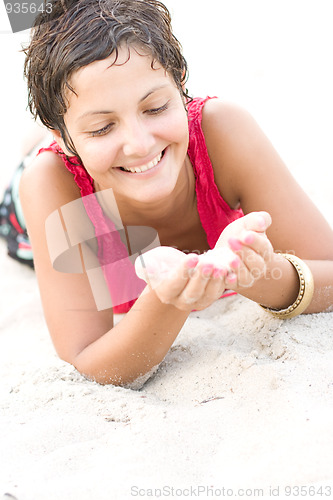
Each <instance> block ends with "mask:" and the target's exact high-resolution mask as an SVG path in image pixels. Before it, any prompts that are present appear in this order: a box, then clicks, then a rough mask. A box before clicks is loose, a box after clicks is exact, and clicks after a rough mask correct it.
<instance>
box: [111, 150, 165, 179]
mask: <svg viewBox="0 0 333 500" xmlns="http://www.w3.org/2000/svg"><path fill="white" fill-rule="evenodd" d="M164 153H165V149H164V150H163V151H162V152H161V153H159V154H158V155H157V156H155V158H154V159H153V160H151V161H150V162H149V163H146V164H145V165H141V166H140V167H131V168H130V167H118V168H119V169H120V170H122V171H123V172H130V173H132V174H138V173H142V172H146V171H147V170H151V169H152V168H154V167H156V165H158V164H159V162H160V161H161V159H162V158H163V156H164Z"/></svg>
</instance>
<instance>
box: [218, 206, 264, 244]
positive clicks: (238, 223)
mask: <svg viewBox="0 0 333 500" xmlns="http://www.w3.org/2000/svg"><path fill="white" fill-rule="evenodd" d="M271 223H272V218H271V216H270V215H269V213H268V212H251V213H249V214H247V215H244V217H241V218H239V219H237V220H235V221H233V222H231V223H230V224H229V225H228V226H227V227H226V228H225V229H224V230H223V231H222V233H221V235H220V237H219V239H218V240H217V242H216V245H215V248H217V247H221V246H224V245H226V244H227V241H228V239H229V238H231V237H234V238H238V237H239V235H240V234H241V233H242V232H244V231H255V232H258V233H264V232H265V231H266V230H267V229H268V228H269V226H270V225H271Z"/></svg>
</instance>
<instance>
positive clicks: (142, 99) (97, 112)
mask: <svg viewBox="0 0 333 500" xmlns="http://www.w3.org/2000/svg"><path fill="white" fill-rule="evenodd" d="M165 87H168V84H167V83H164V84H162V85H158V86H156V87H154V88H152V89H151V90H150V91H149V92H147V94H145V95H144V96H143V97H142V98H141V99H140V101H139V102H140V103H141V102H143V101H145V100H146V99H148V97H149V96H150V95H151V94H154V93H155V92H157V91H158V90H161V89H164V88H165ZM112 113H114V111H111V110H99V111H86V112H85V113H83V114H82V115H80V116H79V118H78V119H77V121H79V120H82V118H85V117H86V116H88V115H89V116H93V115H110V114H112Z"/></svg>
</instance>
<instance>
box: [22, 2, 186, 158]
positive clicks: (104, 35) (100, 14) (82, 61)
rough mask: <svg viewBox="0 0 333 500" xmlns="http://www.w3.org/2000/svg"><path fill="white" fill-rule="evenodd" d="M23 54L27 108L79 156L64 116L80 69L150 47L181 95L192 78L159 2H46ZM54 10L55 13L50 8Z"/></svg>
mask: <svg viewBox="0 0 333 500" xmlns="http://www.w3.org/2000/svg"><path fill="white" fill-rule="evenodd" d="M45 1H47V4H46V6H49V8H45V10H44V12H43V13H41V14H39V16H37V18H36V20H35V24H34V27H33V29H32V33H31V39H30V43H29V45H28V46H27V47H26V48H25V49H24V52H25V55H26V59H25V65H24V75H25V77H26V78H27V84H28V106H29V109H30V111H31V113H32V114H33V116H34V117H35V118H37V117H39V118H40V120H41V122H42V123H43V124H44V125H45V126H46V127H48V128H49V129H51V130H59V132H60V133H61V136H62V139H63V141H64V143H65V146H66V148H67V149H68V150H69V151H70V152H71V153H73V154H74V155H77V153H76V151H75V146H74V144H73V142H72V140H71V138H70V135H69V133H68V131H67V128H66V125H65V121H64V115H65V113H66V111H67V108H68V100H67V99H66V92H68V90H71V91H72V92H74V89H73V88H72V87H71V86H70V83H69V80H70V77H71V75H72V74H73V73H74V72H75V71H76V70H78V69H79V68H81V67H83V66H86V65H88V64H90V63H92V62H94V61H98V60H102V59H105V58H107V57H108V56H109V55H111V54H112V53H113V52H114V53H115V56H116V57H115V61H114V62H116V60H117V57H118V49H119V47H120V45H123V44H127V46H130V45H135V44H136V45H139V46H140V47H144V48H147V49H148V50H149V53H151V55H152V68H153V65H154V61H158V62H159V63H160V64H161V65H162V67H163V68H164V69H165V70H166V71H167V72H168V73H169V74H170V75H171V77H172V78H173V80H174V82H175V84H176V86H177V88H178V89H179V91H180V93H181V95H182V96H183V97H185V98H188V97H189V96H188V95H187V91H186V90H185V89H184V85H185V82H186V81H187V77H188V68H187V63H186V60H185V58H184V56H183V54H182V47H181V44H180V43H179V41H178V40H177V38H176V37H175V35H174V34H173V32H172V27H171V16H170V12H169V10H168V9H167V7H166V6H165V5H164V4H163V3H161V2H159V1H158V0H52V1H50V0H45ZM50 6H51V8H50Z"/></svg>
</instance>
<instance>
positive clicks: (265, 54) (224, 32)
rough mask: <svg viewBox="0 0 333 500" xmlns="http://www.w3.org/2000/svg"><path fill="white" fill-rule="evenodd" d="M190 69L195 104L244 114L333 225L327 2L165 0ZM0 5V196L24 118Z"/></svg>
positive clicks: (18, 71) (14, 47)
mask: <svg viewBox="0 0 333 500" xmlns="http://www.w3.org/2000/svg"><path fill="white" fill-rule="evenodd" d="M165 3H166V5H167V6H168V7H169V9H170V10H171V13H172V17H173V26H174V31H175V33H176V36H177V37H178V38H179V40H180V41H181V43H182V45H183V48H184V54H185V57H186V58H187V60H188V64H189V69H190V79H189V82H188V85H187V87H188V89H189V91H190V94H192V95H200V96H205V95H218V96H219V97H221V98H223V99H227V100H231V101H234V102H236V103H238V104H241V105H242V106H244V107H245V108H247V109H248V110H249V111H250V112H251V113H252V114H253V115H254V117H255V118H256V120H257V121H258V122H259V124H260V125H261V127H262V128H263V129H264V131H265V132H266V134H267V135H268V137H269V138H270V139H271V141H272V142H273V144H274V146H275V147H276V149H277V150H278V151H279V153H280V155H281V156H282V158H283V159H284V160H285V162H286V163H287V165H288V166H289V168H290V170H291V171H292V172H293V173H294V175H295V176H296V178H297V179H298V181H299V182H300V183H301V184H302V185H303V187H304V188H305V189H306V191H307V192H308V194H309V195H310V196H311V197H312V198H313V199H314V200H315V201H316V203H317V204H318V205H319V206H320V208H321V209H322V210H323V211H324V212H325V215H326V217H327V218H328V219H329V220H330V221H332V222H333V217H332V208H331V207H332V204H331V201H332V200H333V174H332V171H333V168H332V167H333V151H332V149H333V148H332V144H333V64H332V60H333V30H332V20H333V19H332V2H331V0H311V1H309V0H250V1H249V0H206V1H205V2H203V1H202V0H200V1H199V0H166V2H165ZM27 40H28V32H27V31H25V32H20V33H17V34H11V33H10V26H9V23H8V19H7V16H6V13H5V9H4V4H3V3H2V2H1V3H0V50H1V75H2V77H1V79H0V94H1V97H2V101H1V102H2V106H1V115H2V117H1V120H0V127H1V128H0V137H1V163H0V187H1V186H3V184H4V183H5V182H7V180H8V179H9V178H10V175H11V172H12V171H13V168H14V167H15V164H16V162H17V161H18V160H19V158H20V151H21V143H22V138H23V137H24V136H25V135H26V134H27V131H28V129H29V126H30V117H29V114H28V112H26V111H25V108H26V104H27V98H26V91H25V83H24V81H23V77H22V68H23V60H24V56H23V54H21V53H19V50H20V46H21V43H22V42H26V41H27Z"/></svg>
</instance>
